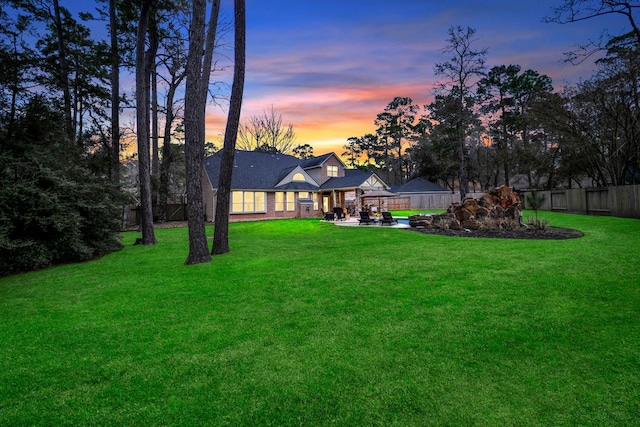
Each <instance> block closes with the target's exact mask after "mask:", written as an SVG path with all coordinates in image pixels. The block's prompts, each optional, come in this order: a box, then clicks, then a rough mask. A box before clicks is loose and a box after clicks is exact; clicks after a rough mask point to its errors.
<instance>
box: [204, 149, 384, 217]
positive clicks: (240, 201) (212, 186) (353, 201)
mask: <svg viewBox="0 0 640 427" xmlns="http://www.w3.org/2000/svg"><path fill="white" fill-rule="evenodd" d="M221 155H222V153H221V152H220V151H219V152H217V153H216V154H213V155H212V156H209V157H208V158H206V159H205V165H204V171H203V177H202V179H203V197H204V205H205V215H206V219H207V220H208V221H213V219H214V217H215V208H216V197H217V192H218V176H219V174H220V158H221ZM388 188H389V187H388V186H387V184H385V183H384V182H383V181H382V180H381V179H380V178H379V177H378V176H377V175H376V174H375V173H373V172H365V171H361V170H357V169H348V168H346V167H345V165H344V163H342V161H341V160H340V158H339V157H338V156H336V155H335V154H334V153H329V154H325V155H323V156H318V157H313V158H311V159H308V160H301V159H298V158H297V157H293V156H289V155H286V154H272V153H262V152H256V151H240V150H238V151H236V152H235V159H234V164H233V175H232V181H231V206H230V218H229V220H230V221H249V220H257V219H277V218H309V217H320V216H322V212H323V211H325V212H332V211H333V208H334V207H340V208H350V210H352V211H356V210H357V209H358V208H359V205H358V204H359V198H360V196H361V195H362V194H364V193H365V192H367V191H373V190H386V189H388Z"/></svg>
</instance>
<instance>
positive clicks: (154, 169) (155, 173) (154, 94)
mask: <svg viewBox="0 0 640 427" xmlns="http://www.w3.org/2000/svg"><path fill="white" fill-rule="evenodd" d="M150 65H151V70H150V71H151V188H152V190H153V192H152V197H151V200H152V202H153V204H154V205H157V204H158V187H159V181H160V168H159V165H160V153H159V151H160V147H159V145H158V140H159V135H158V80H157V79H158V75H157V72H156V71H157V70H156V67H157V65H156V61H155V60H154V61H153V62H152V63H151V64H150Z"/></svg>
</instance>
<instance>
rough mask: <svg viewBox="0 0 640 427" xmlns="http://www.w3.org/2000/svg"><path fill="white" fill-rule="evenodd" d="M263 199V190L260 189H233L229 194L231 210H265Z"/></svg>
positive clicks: (235, 211)
mask: <svg viewBox="0 0 640 427" xmlns="http://www.w3.org/2000/svg"><path fill="white" fill-rule="evenodd" d="M264 200H265V197H264V192H261V191H234V192H233V193H232V194H231V212H232V213H250V212H265V207H264Z"/></svg>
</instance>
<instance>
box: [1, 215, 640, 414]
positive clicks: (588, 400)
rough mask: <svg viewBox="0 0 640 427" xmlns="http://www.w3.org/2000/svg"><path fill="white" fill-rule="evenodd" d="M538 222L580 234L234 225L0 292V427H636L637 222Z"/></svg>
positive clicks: (639, 405) (7, 283)
mask: <svg viewBox="0 0 640 427" xmlns="http://www.w3.org/2000/svg"><path fill="white" fill-rule="evenodd" d="M540 216H541V218H544V219H547V220H549V221H550V224H551V225H552V226H560V227H570V228H577V229H580V230H582V231H583V232H584V234H585V236H584V237H582V238H580V239H572V240H564V241H543V240H540V241H531V240H510V241H509V240H498V239H466V238H456V237H443V236H431V235H424V234H420V233H414V232H411V231H406V230H400V229H391V228H383V227H360V228H358V227H336V226H334V225H333V224H330V223H323V222H320V221H318V220H283V221H270V222H251V223H237V224H232V225H231V228H230V244H231V250H232V252H231V253H229V254H226V255H223V256H218V257H215V258H214V260H213V261H212V262H211V263H209V264H205V265H197V266H185V265H183V262H184V260H185V258H186V255H187V230H186V229H164V230H157V237H158V241H159V244H158V245H157V246H154V247H144V246H133V245H132V243H133V241H134V240H135V238H136V237H138V236H139V235H138V234H137V233H125V234H124V243H125V244H126V248H125V249H124V250H123V251H121V252H118V253H114V254H111V255H109V256H106V257H104V258H102V259H100V260H97V261H94V262H90V263H84V264H78V265H66V266H61V267H57V268H52V269H49V270H45V271H40V272H35V273H29V274H23V275H18V276H13V277H6V278H2V279H0V325H1V327H0V345H1V349H2V350H1V352H0V425H2V426H5V425H6V426H14V425H37V426H39V425H47V426H60V425H207V426H213V425H216V426H218V425H229V426H240V425H246V426H256V425H276V426H283V425H305V426H309V425H319V426H326V425H352V426H360V425H381V426H391V425H398V426H411V425H416V426H424V425H452V426H457V425H480V426H498V425H513V426H523V425H541V426H551V425H553V426H558V425H571V426H575V425H593V426H606V425H632V424H637V423H638V420H640V221H638V220H632V219H621V218H607V217H589V216H579V215H562V214H554V213H548V212H543V213H541V214H540ZM208 234H209V235H211V234H212V230H211V229H209V230H208Z"/></svg>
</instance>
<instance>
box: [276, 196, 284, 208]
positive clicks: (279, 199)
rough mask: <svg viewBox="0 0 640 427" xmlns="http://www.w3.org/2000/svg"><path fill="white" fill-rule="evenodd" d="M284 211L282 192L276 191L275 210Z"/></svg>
mask: <svg viewBox="0 0 640 427" xmlns="http://www.w3.org/2000/svg"><path fill="white" fill-rule="evenodd" d="M282 211H284V192H282V191H278V192H276V212H282Z"/></svg>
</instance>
